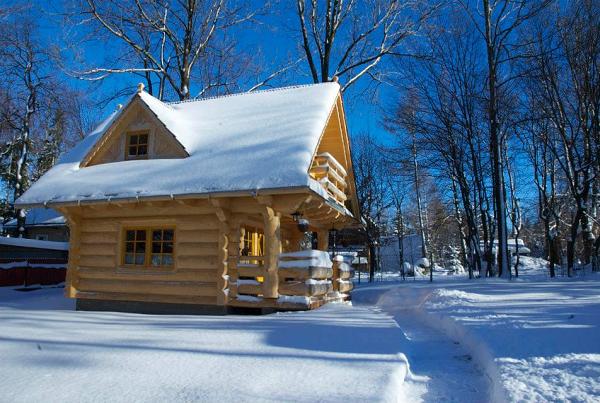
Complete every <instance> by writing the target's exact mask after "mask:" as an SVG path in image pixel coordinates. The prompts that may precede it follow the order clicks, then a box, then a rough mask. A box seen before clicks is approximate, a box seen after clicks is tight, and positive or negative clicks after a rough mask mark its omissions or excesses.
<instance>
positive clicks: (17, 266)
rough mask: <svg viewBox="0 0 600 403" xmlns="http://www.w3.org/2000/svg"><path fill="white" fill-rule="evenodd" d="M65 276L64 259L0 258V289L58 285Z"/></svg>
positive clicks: (65, 266) (65, 265)
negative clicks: (4, 287)
mask: <svg viewBox="0 0 600 403" xmlns="http://www.w3.org/2000/svg"><path fill="white" fill-rule="evenodd" d="M66 275H67V261H66V260H65V259H3V258H0V287H2V286H19V285H23V286H26V287H27V286H30V285H36V284H39V285H53V284H60V283H62V282H64V281H65V277H66Z"/></svg>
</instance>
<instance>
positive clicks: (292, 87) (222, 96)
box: [163, 81, 333, 106]
mask: <svg viewBox="0 0 600 403" xmlns="http://www.w3.org/2000/svg"><path fill="white" fill-rule="evenodd" d="M331 83H333V81H327V82H322V83H311V84H296V85H288V86H286V87H278V88H268V89H265V90H258V91H251V92H248V91H246V92H236V93H234V94H225V95H215V96H212V97H206V98H197V99H184V100H181V101H171V102H164V101H163V103H164V104H165V105H169V106H170V105H179V104H187V103H192V102H202V101H209V100H212V99H220V98H231V97H236V96H241V95H251V94H260V93H266V92H277V91H286V90H293V89H297V88H305V87H314V86H317V85H323V84H331Z"/></svg>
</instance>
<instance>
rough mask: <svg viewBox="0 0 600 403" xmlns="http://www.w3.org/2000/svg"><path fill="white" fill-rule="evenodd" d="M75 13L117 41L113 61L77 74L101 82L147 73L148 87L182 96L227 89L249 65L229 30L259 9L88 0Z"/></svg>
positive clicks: (189, 1) (208, 0) (198, 1)
mask: <svg viewBox="0 0 600 403" xmlns="http://www.w3.org/2000/svg"><path fill="white" fill-rule="evenodd" d="M74 14H75V16H76V17H77V18H79V19H80V20H81V21H82V22H84V23H87V24H90V25H91V29H92V31H91V33H90V35H100V36H102V34H105V36H107V38H108V40H109V41H110V43H114V44H115V45H116V46H115V47H113V48H112V49H113V54H112V55H111V56H112V58H111V61H110V64H109V65H107V66H100V67H99V66H95V67H92V68H89V69H86V70H84V71H81V72H78V73H77V75H78V76H79V77H81V78H85V79H88V80H102V79H104V78H106V77H108V76H110V75H113V74H134V75H139V76H140V77H142V78H143V79H144V80H145V82H146V87H147V89H148V91H149V92H150V93H151V94H153V95H155V96H157V97H158V98H159V99H163V98H165V97H166V96H167V93H168V92H169V91H170V92H172V93H174V94H175V95H176V96H177V97H178V98H179V99H181V100H184V99H189V98H193V97H200V96H203V95H206V94H209V93H211V92H218V91H228V90H230V89H232V88H234V87H235V86H236V84H237V81H236V80H237V79H238V78H239V77H240V76H241V75H242V74H243V73H244V70H245V69H246V68H248V65H247V64H244V58H243V57H242V56H241V55H240V54H239V53H237V51H236V50H237V49H236V43H235V41H234V40H233V38H231V37H229V36H228V35H227V34H228V32H229V31H230V30H231V29H232V28H233V27H236V26H238V25H240V24H242V23H244V22H246V21H249V20H251V19H252V18H253V17H254V16H255V14H256V11H255V10H248V8H247V7H246V6H245V5H243V4H242V5H240V4H234V3H230V2H226V1H225V0H186V1H183V0H182V1H164V0H124V1H121V0H103V1H98V0H85V1H84V2H83V5H82V7H81V8H80V9H78V10H76V11H75V13H74Z"/></svg>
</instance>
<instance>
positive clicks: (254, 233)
mask: <svg viewBox="0 0 600 403" xmlns="http://www.w3.org/2000/svg"><path fill="white" fill-rule="evenodd" d="M245 230H246V231H245V233H244V249H242V253H241V254H242V256H263V255H264V250H265V235H264V234H263V232H262V231H261V230H259V229H257V228H251V227H245Z"/></svg>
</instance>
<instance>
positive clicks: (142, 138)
mask: <svg viewBox="0 0 600 403" xmlns="http://www.w3.org/2000/svg"><path fill="white" fill-rule="evenodd" d="M126 153H127V159H130V160H131V159H142V158H148V133H135V134H131V133H130V134H128V135H127V152H126Z"/></svg>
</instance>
